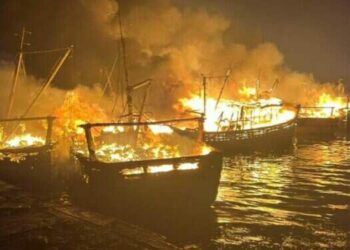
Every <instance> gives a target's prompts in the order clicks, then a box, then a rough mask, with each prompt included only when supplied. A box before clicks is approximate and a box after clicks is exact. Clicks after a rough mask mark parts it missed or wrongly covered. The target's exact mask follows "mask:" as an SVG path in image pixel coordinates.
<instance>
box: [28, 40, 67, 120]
mask: <svg viewBox="0 0 350 250" xmlns="http://www.w3.org/2000/svg"><path fill="white" fill-rule="evenodd" d="M72 50H73V46H70V47H69V48H67V51H66V53H65V54H64V55H63V56H62V58H61V59H60V60H59V62H58V64H57V65H56V66H55V67H54V69H53V71H52V73H51V74H50V75H49V78H48V79H47V81H46V82H45V83H44V84H43V86H42V87H41V88H40V90H39V92H38V93H37V94H36V96H35V97H34V99H33V100H32V102H31V103H30V104H29V106H28V107H27V109H26V110H25V112H24V113H23V115H22V117H25V116H26V115H27V114H28V113H29V111H30V110H31V108H32V107H33V106H34V104H35V103H36V102H37V100H38V99H39V97H40V96H41V94H42V93H43V92H44V91H45V90H46V89H47V88H48V87H49V85H50V84H51V82H52V81H53V80H54V79H55V77H56V75H57V73H58V71H59V70H60V69H61V67H62V65H63V64H64V62H65V61H66V60H67V58H68V56H69V54H70V53H71V52H72Z"/></svg>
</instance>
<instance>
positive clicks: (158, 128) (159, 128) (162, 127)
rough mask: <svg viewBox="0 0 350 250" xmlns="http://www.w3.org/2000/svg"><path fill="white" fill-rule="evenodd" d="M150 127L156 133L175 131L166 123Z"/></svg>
mask: <svg viewBox="0 0 350 250" xmlns="http://www.w3.org/2000/svg"><path fill="white" fill-rule="evenodd" d="M148 127H149V128H150V130H151V131H152V133H154V134H172V133H173V132H174V131H173V129H172V128H170V127H169V126H166V125H150V126H148Z"/></svg>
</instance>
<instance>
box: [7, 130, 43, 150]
mask: <svg viewBox="0 0 350 250" xmlns="http://www.w3.org/2000/svg"><path fill="white" fill-rule="evenodd" d="M4 144H5V147H8V148H22V147H31V146H42V145H44V144H45V139H43V138H41V137H38V136H33V135H31V134H29V133H28V134H23V135H19V136H15V137H13V138H11V139H9V140H7V141H6V142H5V143H4Z"/></svg>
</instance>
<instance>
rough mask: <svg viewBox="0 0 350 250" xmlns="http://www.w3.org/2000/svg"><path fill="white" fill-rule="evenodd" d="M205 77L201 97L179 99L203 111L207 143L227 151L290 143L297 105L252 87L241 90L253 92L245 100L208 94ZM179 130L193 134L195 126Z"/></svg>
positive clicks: (282, 146) (258, 148)
mask: <svg viewBox="0 0 350 250" xmlns="http://www.w3.org/2000/svg"><path fill="white" fill-rule="evenodd" d="M205 85H206V79H205V78H204V81H203V86H204V88H203V89H204V94H203V96H204V97H203V99H202V98H200V97H198V96H192V98H190V99H186V98H185V99H181V100H180V102H181V106H182V107H184V108H187V109H188V108H189V109H191V110H192V112H193V111H194V112H196V113H199V114H202V117H203V119H204V120H205V121H204V134H203V141H204V142H205V143H207V144H208V145H210V146H212V147H214V148H216V149H219V150H222V151H225V152H227V153H229V152H237V151H254V150H269V149H281V148H285V147H286V146H291V145H292V139H293V136H294V132H295V127H296V120H297V114H298V108H295V107H287V106H285V105H283V103H282V100H280V99H278V98H274V97H270V96H267V97H263V96H258V95H257V93H256V92H257V91H256V89H255V88H243V89H242V90H241V91H243V92H249V93H253V95H254V96H255V97H254V98H251V99H249V100H248V101H245V102H242V101H233V100H230V99H223V98H221V93H220V96H219V98H218V99H214V98H212V97H209V98H208V97H207V95H206V92H205V89H206V87H205ZM176 131H177V132H178V133H180V134H183V135H187V136H190V137H195V136H197V134H198V130H196V129H191V128H185V129H184V128H177V129H176Z"/></svg>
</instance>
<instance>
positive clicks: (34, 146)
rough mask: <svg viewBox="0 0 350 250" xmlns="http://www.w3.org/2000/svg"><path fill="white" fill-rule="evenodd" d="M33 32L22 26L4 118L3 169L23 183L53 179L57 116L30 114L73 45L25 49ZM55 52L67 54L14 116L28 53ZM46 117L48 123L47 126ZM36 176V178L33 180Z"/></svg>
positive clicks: (0, 141) (0, 148) (0, 155)
mask: <svg viewBox="0 0 350 250" xmlns="http://www.w3.org/2000/svg"><path fill="white" fill-rule="evenodd" d="M29 34H31V33H30V32H28V31H27V30H26V29H25V28H23V29H22V33H21V39H20V47H19V51H18V55H17V62H16V66H15V70H14V77H13V79H12V84H11V87H10V93H9V99H8V104H7V109H6V113H5V114H4V117H5V118H3V119H1V120H0V128H1V131H0V134H1V136H0V172H1V174H3V176H4V177H5V178H7V179H9V180H11V181H15V182H18V181H21V183H23V184H25V183H26V182H29V183H31V184H33V183H36V184H38V186H40V183H42V182H46V183H49V182H50V178H49V177H50V171H51V167H50V166H51V150H52V148H53V146H54V144H53V143H52V126H53V121H54V119H55V118H54V117H52V116H46V117H28V115H29V114H30V113H31V111H32V110H33V108H34V106H35V105H36V104H37V102H38V100H39V99H40V98H41V96H42V94H43V93H44V92H45V90H46V89H47V88H48V87H49V86H50V84H51V83H52V82H53V80H54V79H55V77H56V76H57V74H58V72H59V70H60V69H61V67H62V66H63V64H64V62H65V61H66V60H67V58H68V56H69V55H70V54H71V52H72V49H73V47H72V46H71V47H68V48H61V49H54V50H40V51H25V50H24V46H25V45H28V43H26V42H25V39H26V36H27V35H29ZM52 52H54V53H57V52H64V54H63V55H61V56H60V58H59V60H58V61H57V62H56V64H55V65H53V67H52V69H51V72H50V74H49V75H48V77H47V79H45V81H44V82H43V84H42V85H41V86H40V87H39V88H38V91H37V92H36V93H34V97H33V98H32V99H31V100H30V102H29V104H28V106H27V107H26V108H25V110H24V112H23V113H22V114H21V115H19V116H18V118H13V117H14V114H13V113H14V112H13V108H14V106H15V104H16V102H15V96H16V91H17V88H18V82H19V78H20V76H21V73H22V74H24V75H25V74H26V70H25V66H24V65H25V62H24V57H25V56H28V55H31V54H43V53H52ZM16 115H17V114H16ZM45 121H46V125H44V126H43V122H44V123H45ZM29 130H33V131H29ZM33 133H34V134H35V136H34V135H33ZM33 180H35V181H34V182H33Z"/></svg>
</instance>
